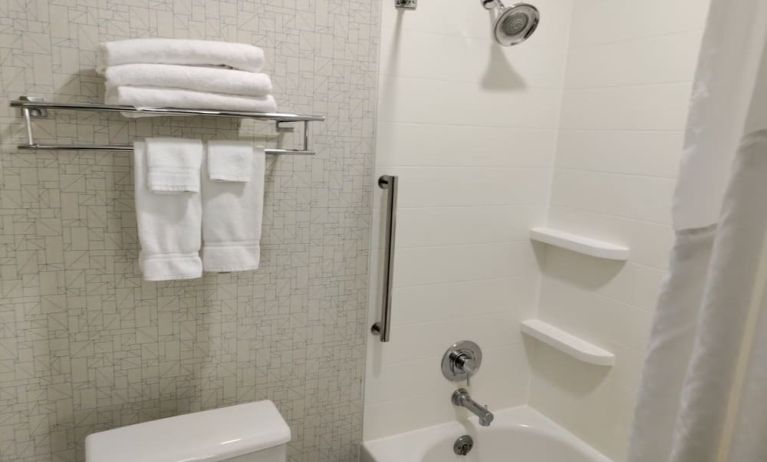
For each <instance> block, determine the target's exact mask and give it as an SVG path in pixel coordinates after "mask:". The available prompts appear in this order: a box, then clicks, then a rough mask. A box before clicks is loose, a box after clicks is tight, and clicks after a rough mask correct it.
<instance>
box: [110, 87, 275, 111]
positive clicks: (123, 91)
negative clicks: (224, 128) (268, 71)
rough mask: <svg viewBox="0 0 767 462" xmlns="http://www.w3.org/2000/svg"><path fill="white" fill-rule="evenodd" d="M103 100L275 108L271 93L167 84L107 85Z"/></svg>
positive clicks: (139, 104)
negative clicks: (228, 92)
mask: <svg viewBox="0 0 767 462" xmlns="http://www.w3.org/2000/svg"><path fill="white" fill-rule="evenodd" d="M106 102H107V104H122V105H127V106H136V107H139V108H141V107H158V108H185V109H221V110H225V111H248V112H276V111H277V103H276V102H275V101H274V97H273V96H272V95H267V96H234V95H224V94H220V93H203V92H200V91H191V90H174V89H171V88H151V87H115V88H109V87H107V94H106ZM124 114H131V113H124ZM132 115H133V116H141V115H144V114H141V113H137V114H132ZM153 115H156V114H153Z"/></svg>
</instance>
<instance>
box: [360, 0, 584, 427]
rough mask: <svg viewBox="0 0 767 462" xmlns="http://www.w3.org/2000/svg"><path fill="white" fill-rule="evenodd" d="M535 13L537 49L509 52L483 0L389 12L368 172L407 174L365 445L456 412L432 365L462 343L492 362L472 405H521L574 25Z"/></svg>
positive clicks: (545, 5)
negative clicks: (533, 241) (532, 232)
mask: <svg viewBox="0 0 767 462" xmlns="http://www.w3.org/2000/svg"><path fill="white" fill-rule="evenodd" d="M536 5H537V6H538V7H539V8H540V9H541V11H542V14H543V17H544V18H545V20H544V21H542V22H541V27H540V29H539V30H538V32H536V35H535V40H530V41H529V42H527V43H526V44H525V45H524V46H520V47H517V48H513V49H501V48H499V47H497V46H496V45H495V44H494V43H493V42H492V41H491V39H490V34H489V29H488V17H487V12H486V11H484V10H483V9H482V7H481V5H479V4H478V2H476V3H474V2H466V1H463V0H449V1H440V2H434V1H425V0H422V1H421V2H420V4H419V6H418V10H417V11H416V12H415V14H411V13H406V14H403V15H401V17H400V19H399V20H398V19H397V13H396V12H395V11H394V10H393V9H392V8H388V5H384V9H383V15H382V18H383V19H382V21H383V36H382V41H381V47H382V48H381V59H380V61H381V68H380V71H379V74H380V75H379V112H378V132H377V151H376V172H377V174H384V173H386V174H393V175H399V176H400V195H399V214H398V234H397V242H398V244H397V249H396V268H395V275H394V285H395V288H394V300H395V305H394V311H393V318H392V323H393V329H392V341H391V342H390V343H388V344H386V345H384V346H383V347H382V346H381V345H380V344H379V343H377V342H371V343H370V344H369V349H368V367H367V369H368V372H367V378H366V411H365V412H366V413H365V429H364V431H365V438H366V439H371V438H377V437H380V436H384V435H390V434H393V433H398V432H401V431H407V430H411V429H415V428H419V427H423V426H428V425H432V424H435V423H440V422H444V421H447V420H451V419H454V418H455V416H456V411H455V410H454V408H453V407H452V406H451V405H450V404H449V398H450V394H451V392H452V391H453V390H454V389H455V386H454V385H453V384H451V383H449V382H447V381H446V380H445V379H444V378H443V377H442V374H441V373H440V370H439V361H440V358H441V356H442V354H443V353H444V351H445V349H446V348H447V347H448V346H449V345H450V344H452V343H453V342H455V341H457V340H461V339H464V338H466V339H472V340H475V341H477V342H478V343H479V344H480V345H481V346H482V348H483V350H484V354H485V356H484V357H485V359H484V361H485V362H484V364H483V366H482V371H481V372H480V373H479V375H478V376H477V380H475V381H472V384H471V388H472V393H473V395H474V396H475V397H476V398H477V399H479V400H480V401H482V402H483V403H487V404H489V405H490V406H491V407H492V408H500V407H508V406H513V405H516V404H522V403H524V402H525V401H526V400H527V390H528V387H529V381H530V376H531V373H530V370H529V367H528V365H527V362H528V359H527V354H526V351H525V346H524V344H523V340H522V337H521V336H520V335H518V334H516V332H518V330H519V328H518V323H519V320H520V319H523V318H527V317H530V316H532V315H533V313H534V311H535V306H536V299H537V288H538V284H539V279H540V275H539V271H538V264H539V263H538V256H537V255H536V253H535V252H534V249H533V247H532V246H531V245H530V242H529V229H530V227H532V226H535V225H540V224H542V223H544V222H545V219H546V209H547V204H548V197H549V192H550V187H549V185H550V178H551V173H552V164H553V161H554V155H555V153H556V137H557V128H558V124H559V118H560V111H559V106H560V104H561V101H562V89H563V78H564V66H565V57H566V47H567V35H568V34H567V28H568V21H569V16H570V11H569V8H570V1H569V0H565V1H560V0H541V1H540V2H536ZM375 206H376V207H378V206H380V203H378V202H376V204H375ZM379 215H380V214H379V213H374V217H376V220H375V221H376V222H374V226H373V228H374V230H377V229H378V226H379V225H380V224H379V223H378V222H377V218H378V216H379ZM373 239H374V241H373V242H375V243H376V244H378V243H380V240H379V238H378V234H374V237H373ZM373 264H374V265H377V262H376V261H375V260H374V263H373ZM377 309H378V300H377V299H375V298H374V299H372V300H371V319H373V318H372V317H373V316H374V312H375V311H377Z"/></svg>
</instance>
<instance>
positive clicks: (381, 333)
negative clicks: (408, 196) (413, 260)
mask: <svg viewBox="0 0 767 462" xmlns="http://www.w3.org/2000/svg"><path fill="white" fill-rule="evenodd" d="M378 187H380V188H381V189H384V190H386V191H388V193H389V194H388V196H389V200H388V202H387V206H386V250H385V254H384V268H383V293H382V297H381V302H382V303H381V320H380V321H378V322H376V323H375V324H373V326H372V327H371V328H370V331H371V332H372V333H373V335H377V336H378V338H379V339H380V340H381V341H382V342H388V341H389V337H390V334H391V300H392V283H393V281H394V241H395V238H396V236H397V177H396V176H392V175H383V176H381V178H379V179H378Z"/></svg>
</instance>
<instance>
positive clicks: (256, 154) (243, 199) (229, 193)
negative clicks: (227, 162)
mask: <svg viewBox="0 0 767 462" xmlns="http://www.w3.org/2000/svg"><path fill="white" fill-rule="evenodd" d="M208 155H210V153H208ZM250 159H251V160H252V162H253V164H252V170H253V174H252V176H251V179H250V181H247V182H229V181H213V180H211V179H210V178H209V175H208V174H207V173H208V172H206V171H204V172H203V175H202V207H203V217H204V219H203V222H202V236H203V242H204V245H203V248H202V261H203V267H204V268H205V271H209V272H229V271H248V270H254V269H257V268H258V264H259V260H260V253H261V244H260V242H261V219H262V215H263V208H264V150H263V149H254V150H253V155H252V156H250ZM203 164H204V163H203ZM203 169H204V170H207V167H205V166H204V165H203Z"/></svg>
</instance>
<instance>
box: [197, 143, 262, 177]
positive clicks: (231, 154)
mask: <svg viewBox="0 0 767 462" xmlns="http://www.w3.org/2000/svg"><path fill="white" fill-rule="evenodd" d="M252 173H253V143H251V142H248V141H208V178H209V179H211V180H213V181H239V182H242V181H249V180H250V178H251V176H252Z"/></svg>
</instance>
